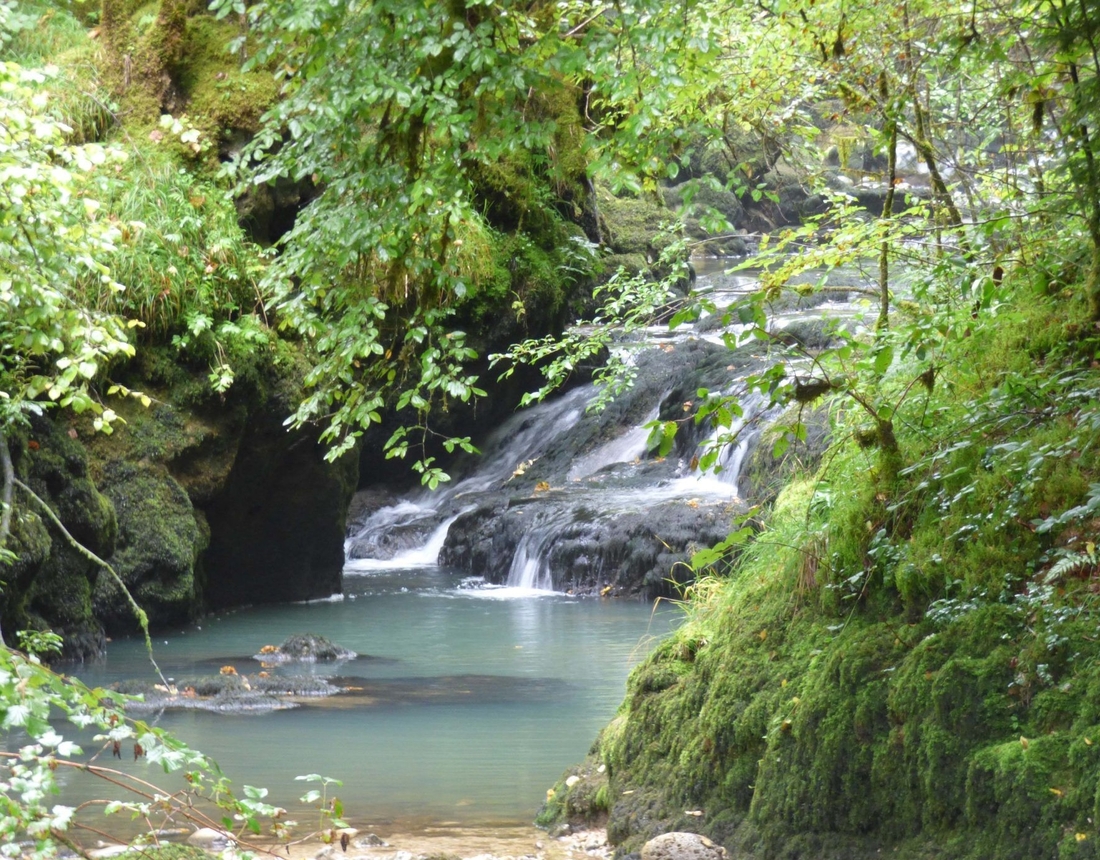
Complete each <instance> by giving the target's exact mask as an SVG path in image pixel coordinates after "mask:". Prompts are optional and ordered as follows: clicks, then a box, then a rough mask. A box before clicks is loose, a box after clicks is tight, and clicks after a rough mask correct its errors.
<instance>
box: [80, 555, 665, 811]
mask: <svg viewBox="0 0 1100 860" xmlns="http://www.w3.org/2000/svg"><path fill="white" fill-rule="evenodd" d="M677 619H678V613H677V612H676V611H675V610H672V609H670V608H658V609H657V610H655V611H653V610H651V608H650V607H649V606H648V605H645V604H642V603H637V602H624V601H597V600H577V599H573V598H569V597H567V596H565V595H559V594H552V593H542V594H534V593H531V592H522V591H516V590H514V589H501V588H485V587H479V585H478V583H476V582H470V581H468V580H463V579H462V578H461V577H460V576H457V575H455V574H452V573H449V572H447V571H444V570H441V569H440V568H438V567H434V566H423V567H420V568H415V569H408V570H389V571H386V570H375V571H369V572H362V571H359V572H354V573H353V572H351V571H349V575H347V576H346V577H345V596H344V598H343V599H342V600H331V601H325V602H314V603H309V604H292V605H285V606H275V607H264V608H255V609H244V610H239V611H235V612H232V613H226V614H222V615H219V616H214V617H210V618H207V619H205V620H204V621H203V622H202V624H201V625H198V626H194V627H191V628H188V629H187V630H184V631H180V632H179V633H177V634H174V635H168V636H165V635H162V636H160V637H158V639H157V640H156V642H155V646H156V656H157V659H158V662H159V663H160V665H161V668H162V670H163V671H164V673H165V675H167V676H168V677H169V678H172V679H174V680H176V681H182V680H183V679H185V678H187V677H190V676H195V675H201V674H214V673H216V672H217V671H218V669H219V667H221V666H223V665H233V666H235V667H236V669H237V671H238V672H240V673H242V674H245V673H248V674H254V673H256V672H258V671H259V670H260V668H261V667H260V664H259V663H258V662H256V661H254V660H251V659H249V655H251V654H254V653H256V652H258V651H259V649H260V648H261V647H262V646H263V645H267V644H273V645H277V644H279V643H280V642H281V641H282V640H283V639H284V638H285V637H286V636H288V635H290V634H293V633H304V632H312V633H318V634H320V635H323V636H326V637H328V638H330V639H332V640H333V641H335V642H337V643H339V644H341V645H343V646H345V647H347V648H351V649H353V650H354V651H356V652H358V653H359V654H360V655H362V656H361V657H360V658H359V659H357V660H353V661H349V662H346V663H343V664H339V665H336V666H333V665H318V666H313V667H307V668H305V669H301V668H298V669H295V671H307V672H314V673H317V674H322V675H331V676H338V677H340V678H341V679H343V680H342V683H345V684H350V685H353V686H361V687H363V690H364V694H363V695H359V696H352V697H349V698H348V699H347V700H340V699H337V700H327V701H325V702H318V703H317V704H316V705H307V706H306V707H301V708H297V709H294V710H285V711H277V712H273V713H268V714H262V715H248V716H245V715H239V716H235V715H224V714H209V713H203V712H195V711H189V712H166V713H163V714H161V715H159V716H157V717H155V718H150V719H149V721H150V722H155V723H156V724H157V725H159V726H161V727H163V728H166V729H170V730H171V731H173V732H175V733H176V734H177V735H178V736H179V737H180V738H182V739H183V740H185V741H186V742H188V743H189V744H191V745H192V746H194V747H196V748H198V749H201V750H202V751H203V752H206V753H207V754H209V755H211V756H213V757H214V758H215V759H216V760H217V761H218V763H219V764H220V765H221V766H222V768H223V770H225V771H226V773H227V774H228V775H229V776H230V777H231V778H233V780H234V782H236V783H238V784H239V783H248V784H252V785H262V786H266V787H267V788H269V789H270V791H271V799H272V800H273V801H274V802H276V803H278V804H280V805H284V806H288V807H290V808H291V809H292V810H293V807H294V806H295V805H296V798H297V796H298V795H299V794H301V793H302V792H303V790H304V787H305V786H304V785H303V784H302V783H300V782H297V783H296V782H295V781H294V777H295V776H297V775H299V774H307V773H321V774H325V775H327V776H333V777H336V778H339V779H341V780H343V782H344V786H343V787H342V788H341V789H340V790H339V794H340V797H341V799H342V800H343V802H344V805H345V809H346V812H347V817H349V818H350V819H352V820H355V821H358V822H360V823H371V822H389V823H391V824H397V823H410V822H443V821H453V822H458V823H462V824H467V825H475V824H490V823H492V824H509V823H518V822H525V821H530V820H531V819H532V817H533V816H534V813H535V811H536V810H537V808H538V806H539V804H540V802H541V801H542V799H543V798H544V797H545V793H546V789H547V788H548V787H549V786H550V785H552V784H553V783H554V782H555V781H556V780H557V778H558V777H559V776H560V775H561V772H562V771H563V770H564V769H565V768H566V767H567V766H568V765H570V764H572V763H574V762H577V761H579V760H580V759H581V758H583V757H584V755H585V753H586V752H587V750H588V748H589V746H590V745H591V743H592V741H593V740H594V739H595V737H596V735H597V733H598V732H599V730H600V729H601V728H602V727H603V726H604V725H606V723H607V722H608V721H609V720H610V719H611V718H612V717H613V716H614V713H615V710H616V708H617V707H618V704H619V703H620V701H621V700H622V697H623V693H624V682H625V679H626V676H627V673H628V671H629V668H630V667H631V666H632V665H634V664H635V663H636V662H637V661H638V660H639V659H641V657H642V656H644V654H645V653H646V652H647V650H648V649H649V647H651V646H652V644H653V642H654V641H655V639H656V638H657V637H659V636H661V635H663V634H665V633H667V631H668V630H669V629H670V628H671V626H672V625H673V624H674V623H675V622H676V620H677ZM149 671H150V670H149V664H148V662H147V660H146V659H145V656H144V651H143V648H142V646H141V644H140V642H138V641H136V640H125V641H115V642H113V643H111V644H110V645H109V646H108V651H107V658H106V660H105V661H104V662H103V664H102V665H98V666H88V667H84V668H83V669H81V670H80V671H79V672H77V674H78V675H79V676H80V677H81V678H82V679H83V680H85V681H87V682H89V683H96V684H102V683H108V682H110V681H113V680H117V679H121V678H132V677H149ZM280 671H286V670H280ZM89 752H90V750H89ZM124 766H125V767H126V768H127V769H134V768H137V769H138V770H140V769H142V768H148V767H149V766H148V765H145V764H142V763H138V764H137V765H134V763H133V762H126V763H124ZM70 791H75V792H77V793H79V792H80V791H81V789H80V788H78V787H76V786H73V787H72V788H71V789H70Z"/></svg>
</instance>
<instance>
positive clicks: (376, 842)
mask: <svg viewBox="0 0 1100 860" xmlns="http://www.w3.org/2000/svg"><path fill="white" fill-rule="evenodd" d="M351 845H352V847H353V848H388V847H389V843H388V842H387V841H386V840H385V839H383V838H382V837H381V836H379V835H377V834H376V833H368V834H367V835H366V836H359V837H357V838H356V839H353V840H351Z"/></svg>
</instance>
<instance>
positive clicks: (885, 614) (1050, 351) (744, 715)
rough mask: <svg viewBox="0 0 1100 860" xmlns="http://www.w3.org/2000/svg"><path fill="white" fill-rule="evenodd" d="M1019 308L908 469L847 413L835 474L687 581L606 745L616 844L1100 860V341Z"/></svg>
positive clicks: (1048, 314) (929, 410)
mask: <svg viewBox="0 0 1100 860" xmlns="http://www.w3.org/2000/svg"><path fill="white" fill-rule="evenodd" d="M1013 289H1014V291H1015V294H1014V295H1012V296H1011V298H1010V300H1009V301H1008V302H1007V303H1006V304H1005V305H1004V306H1003V307H1002V308H1001V312H1000V313H999V315H998V316H997V317H996V318H995V319H990V320H985V321H976V322H975V323H974V325H973V328H972V330H968V332H967V335H966V337H964V338H961V339H959V340H958V341H957V342H956V343H954V344H953V345H952V346H951V349H950V350H949V351H948V352H946V353H945V355H944V359H945V360H944V363H943V365H942V366H941V368H940V369H939V372H938V374H937V379H936V384H935V386H929V388H930V390H928V391H925V392H922V393H921V394H920V395H919V396H912V397H909V398H908V399H906V400H905V402H904V403H903V404H902V407H901V409H900V410H899V412H898V414H897V416H896V417H895V425H896V428H897V435H898V440H899V443H900V453H901V458H902V462H901V467H900V468H899V469H897V470H896V472H895V471H894V470H893V469H885V468H883V466H882V460H881V457H880V453H879V452H877V451H876V450H874V449H873V448H872V449H868V448H865V447H860V445H859V444H858V440H857V437H858V433H857V430H858V423H859V420H860V418H861V416H859V415H858V414H855V415H854V414H853V413H852V412H850V411H848V410H846V409H845V408H843V405H844V404H843V403H842V402H841V403H839V404H838V405H836V407H835V409H834V416H833V417H834V433H835V437H834V438H836V439H837V440H838V441H837V442H836V443H835V444H834V447H833V449H832V450H831V451H830V452H829V453H828V454H827V455H826V457H825V458H824V459H823V461H822V462H823V464H824V465H823V466H822V467H821V469H820V470H819V471H818V472H817V473H816V474H814V475H804V476H802V477H801V478H797V479H796V480H794V481H793V482H792V483H790V484H789V485H788V486H787V487H786V489H785V490H784V491H783V493H782V494H781V495H780V496H779V498H778V500H777V501H776V503H775V504H774V506H773V508H772V509H771V510H770V511H768V512H766V513H765V514H764V515H763V516H762V517H761V520H762V522H763V528H761V529H760V530H759V531H758V532H756V534H755V536H754V537H753V538H752V539H751V542H750V543H748V545H747V546H744V547H743V548H742V549H741V550H740V553H739V554H738V555H737V556H736V557H735V558H732V559H731V560H730V561H728V562H727V564H726V566H725V569H724V570H722V571H721V572H720V573H719V574H717V575H713V574H712V575H711V576H712V578H711V579H710V580H708V581H705V582H701V583H697V584H696V586H694V589H693V591H694V594H693V599H692V600H690V601H688V602H687V603H686V605H685V613H686V618H685V623H684V625H683V627H682V628H681V629H680V631H679V632H678V633H677V634H676V635H675V636H674V637H673V638H671V639H669V640H668V641H666V642H664V643H662V645H661V646H660V647H659V648H657V649H656V650H655V652H654V653H653V654H652V656H651V657H650V658H649V659H648V660H647V661H646V662H645V663H643V664H642V665H641V666H640V667H639V668H638V669H637V670H636V671H635V672H634V674H633V676H632V678H631V681H630V684H629V690H628V695H627V699H626V702H625V703H624V705H623V708H622V711H621V713H620V718H619V720H618V721H617V725H616V729H615V731H614V732H609V733H607V734H606V735H605V736H604V738H603V739H602V741H601V743H600V747H599V750H598V758H599V760H600V761H602V762H604V763H606V765H607V767H608V772H609V774H610V778H611V782H610V791H609V796H610V797H609V799H610V802H611V804H612V810H611V814H610V821H609V832H610V834H611V837H612V838H613V839H614V840H615V841H617V842H619V843H621V850H626V851H629V850H636V849H637V847H638V846H639V845H640V844H641V843H642V842H644V841H645V839H646V838H648V837H650V836H652V835H655V834H656V833H659V832H663V831H665V830H668V829H687V830H698V831H702V832H704V833H707V834H708V835H710V836H711V837H712V838H715V839H717V840H719V841H721V842H723V843H724V844H726V845H727V846H729V847H731V848H734V849H738V850H743V851H748V852H752V853H753V854H754V855H759V856H766V857H788V856H789V857H795V856H807V855H808V856H815V857H822V858H827V857H841V856H844V857H870V856H877V855H878V853H879V852H880V851H885V850H887V849H890V850H891V851H893V850H895V849H896V850H897V852H898V853H897V854H895V856H908V857H923V856H947V857H959V858H989V860H993V858H997V860H1007V858H1037V857H1052V858H1053V857H1058V858H1070V857H1073V858H1077V857H1082V858H1083V857H1094V856H1097V848H1096V846H1097V844H1098V843H1100V832H1098V830H1097V824H1096V823H1097V822H1098V821H1100V778H1098V774H1100V566H1098V564H1097V562H1098V561H1100V559H1098V554H1097V550H1096V540H1097V534H1098V532H1100V454H1098V451H1097V444H1098V440H1100V433H1098V430H1100V367H1098V365H1097V363H1096V361H1095V355H1096V353H1097V349H1098V347H1100V340H1098V339H1097V337H1096V336H1095V335H1094V334H1093V333H1092V332H1091V329H1086V328H1085V327H1083V326H1080V325H1079V322H1078V319H1077V314H1078V313H1079V304H1078V303H1077V302H1075V301H1074V300H1073V298H1072V296H1071V295H1069V294H1068V293H1065V294H1062V295H1055V296H1047V295H1045V294H1037V293H1036V292H1035V291H1034V290H1033V289H1032V286H1031V284H1030V283H1029V282H1028V281H1027V279H1026V278H1025V277H1024V276H1023V275H1022V274H1020V275H1019V276H1018V279H1017V281H1016V283H1015V284H1014V285H1013ZM906 373H908V374H910V375H912V373H913V370H912V369H911V368H907V367H904V366H902V367H899V369H898V370H897V374H898V375H899V376H904V375H905V374H906ZM881 384H882V385H883V386H889V385H890V384H891V380H890V379H889V378H886V379H883V380H882V382H881ZM707 561H708V563H709V562H710V558H709V557H708V558H707ZM563 805H564V804H563Z"/></svg>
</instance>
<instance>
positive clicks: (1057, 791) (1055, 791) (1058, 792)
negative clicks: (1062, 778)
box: [1047, 788, 1065, 797]
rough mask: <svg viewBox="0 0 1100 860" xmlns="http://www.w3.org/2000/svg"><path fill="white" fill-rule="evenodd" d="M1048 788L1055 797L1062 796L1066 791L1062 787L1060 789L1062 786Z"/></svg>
mask: <svg viewBox="0 0 1100 860" xmlns="http://www.w3.org/2000/svg"><path fill="white" fill-rule="evenodd" d="M1047 790H1048V791H1049V792H1050V793H1051V794H1053V795H1054V796H1055V797H1061V796H1062V795H1063V794H1065V792H1064V791H1062V789H1060V788H1050V789H1047Z"/></svg>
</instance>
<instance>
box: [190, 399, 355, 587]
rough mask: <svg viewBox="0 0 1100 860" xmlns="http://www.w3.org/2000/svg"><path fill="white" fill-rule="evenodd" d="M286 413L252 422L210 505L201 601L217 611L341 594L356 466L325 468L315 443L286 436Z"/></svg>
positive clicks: (344, 462)
mask: <svg viewBox="0 0 1100 860" xmlns="http://www.w3.org/2000/svg"><path fill="white" fill-rule="evenodd" d="M282 415H283V413H281V412H272V411H265V413H264V414H262V415H260V416H258V417H257V419H256V420H254V421H252V422H250V423H249V425H248V427H247V428H246V429H245V432H244V435H243V437H242V439H241V447H240V452H239V453H238V456H237V459H236V461H235V462H234V466H233V469H232V471H231V472H230V474H229V476H228V478H227V480H226V484H225V488H224V490H223V491H222V492H221V493H220V494H219V495H218V496H217V497H216V498H215V499H214V500H213V501H212V502H211V503H210V504H209V505H207V506H206V507H205V510H204V512H205V514H206V518H207V522H209V523H210V547H209V550H208V551H207V553H206V554H205V556H204V557H203V566H204V573H205V580H204V587H203V596H204V599H205V601H206V604H207V606H209V607H210V608H212V609H221V608H225V607H231V606H240V605H243V604H256V603H277V602H283V601H290V600H310V599H313V598H317V597H327V596H328V595H330V594H333V593H335V592H338V591H339V590H340V587H341V581H342V580H341V576H342V570H343V566H344V518H345V516H346V514H347V509H348V504H349V503H350V501H351V496H352V493H353V492H354V491H355V482H356V478H357V473H358V461H357V459H356V457H355V456H350V455H346V456H344V457H342V458H341V459H340V460H339V461H338V462H337V463H335V464H330V463H326V462H325V460H324V449H323V448H322V447H321V446H319V445H318V444H317V443H316V442H315V440H314V439H312V438H311V437H309V436H308V435H306V434H304V433H294V434H288V433H287V431H286V429H285V428H284V427H283V426H282Z"/></svg>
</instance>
